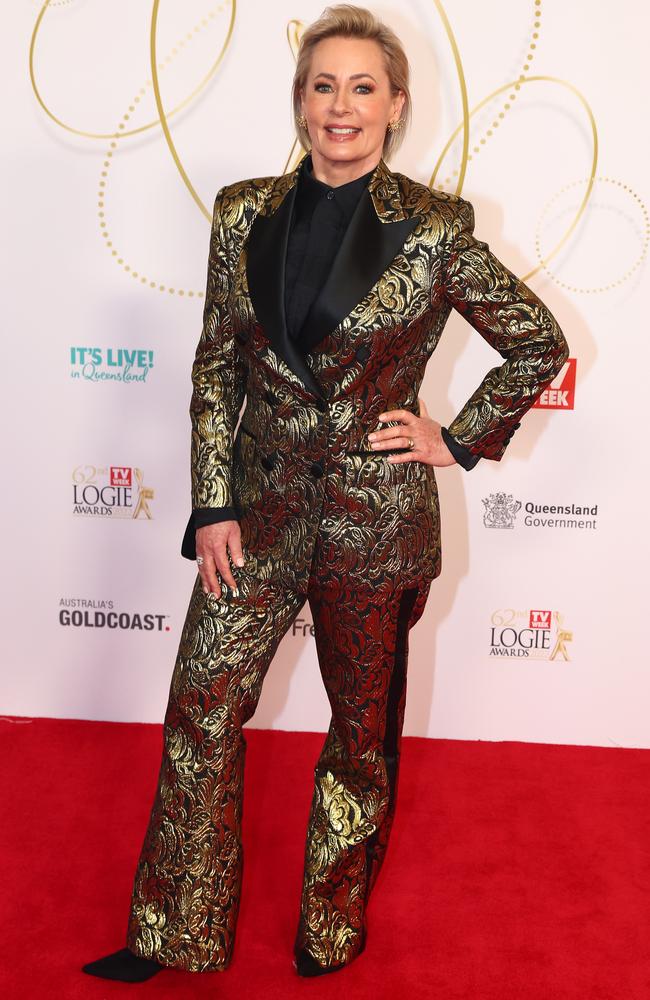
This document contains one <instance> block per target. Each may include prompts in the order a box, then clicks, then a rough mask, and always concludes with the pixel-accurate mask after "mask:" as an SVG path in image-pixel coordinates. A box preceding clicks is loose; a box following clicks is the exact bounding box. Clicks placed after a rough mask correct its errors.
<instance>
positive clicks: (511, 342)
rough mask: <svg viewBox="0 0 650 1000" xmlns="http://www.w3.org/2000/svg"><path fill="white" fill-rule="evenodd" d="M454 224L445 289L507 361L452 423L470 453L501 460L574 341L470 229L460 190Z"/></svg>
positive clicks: (468, 209) (471, 220)
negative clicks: (570, 339)
mask: <svg viewBox="0 0 650 1000" xmlns="http://www.w3.org/2000/svg"><path fill="white" fill-rule="evenodd" d="M449 229H450V231H449V235H448V239H447V241H446V244H445V251H444V257H445V259H444V263H443V283H444V294H445V297H446V299H447V301H448V302H449V303H450V304H451V305H452V306H453V308H454V309H456V310H457V311H458V312H459V313H460V314H461V316H464V317H465V319H466V320H467V321H468V323H470V324H471V325H472V326H473V327H474V329H475V330H477V331H478V332H479V333H480V334H481V336H482V337H483V338H484V340H486V341H487V343H488V344H490V346H491V347H494V348H495V350H497V351H498V352H499V353H500V354H501V356H502V358H503V359H504V361H503V363H502V364H500V365H498V366H496V367H495V368H491V369H490V370H489V371H488V372H487V374H486V375H485V377H484V378H483V380H482V382H481V383H480V385H479V386H478V388H477V389H476V390H475V391H474V392H473V393H472V395H471V396H470V397H469V399H468V400H467V401H466V403H465V404H464V405H463V407H462V408H461V409H460V411H459V412H458V414H457V415H456V416H455V417H454V419H453V420H452V421H451V423H450V424H449V426H448V428H447V431H448V434H449V435H450V436H451V438H453V440H454V441H455V442H457V443H458V444H459V445H461V446H463V447H464V448H465V449H467V451H468V452H470V453H471V454H472V455H475V456H477V457H479V458H481V457H483V458H490V459H494V460H496V461H500V459H501V458H502V457H503V453H504V451H505V449H506V447H507V446H508V443H509V441H510V438H511V437H512V435H513V433H514V431H515V430H516V429H517V427H519V425H520V422H521V418H522V417H523V415H524V414H525V413H526V411H527V410H528V409H530V407H531V406H532V405H533V403H534V402H535V400H536V399H537V397H538V396H539V395H540V393H541V392H542V391H543V390H544V388H545V387H546V386H547V385H548V384H549V383H550V382H552V381H553V379H554V378H555V377H556V375H558V374H559V372H560V371H561V369H562V367H563V365H564V363H565V362H566V360H567V358H568V356H569V346H568V344H567V341H566V339H565V337H564V334H563V333H562V330H561V329H560V327H559V325H558V323H557V321H556V319H555V317H554V316H553V315H552V313H551V312H550V310H549V309H548V308H547V307H546V306H545V305H544V303H543V302H542V301H541V299H539V298H538V297H537V295H536V294H535V293H534V292H533V291H532V290H531V289H530V288H529V287H528V286H527V285H525V284H524V282H523V281H521V280H520V279H519V278H517V277H516V275H514V274H513V273H512V271H509V270H508V268H507V267H506V266H505V265H504V264H502V263H501V261H500V260H498V259H497V258H496V257H495V256H494V254H493V253H492V252H491V251H490V248H489V246H488V244H487V243H485V242H483V241H481V240H478V239H477V238H476V237H475V236H474V235H473V231H474V209H473V207H472V205H471V203H470V202H469V201H466V200H465V199H463V198H458V208H457V213H456V215H455V216H454V217H453V219H452V221H451V223H450V227H449ZM465 467H466V468H467V467H468V464H466V465H465ZM469 467H471V466H469Z"/></svg>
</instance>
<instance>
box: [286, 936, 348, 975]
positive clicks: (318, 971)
mask: <svg viewBox="0 0 650 1000" xmlns="http://www.w3.org/2000/svg"><path fill="white" fill-rule="evenodd" d="M365 947H366V932H365V930H364V932H363V936H362V938H361V947H360V948H359V950H358V952H357V953H356V955H355V956H354V958H353V959H351V961H350V962H342V963H341V964H340V965H319V964H318V962H317V961H316V959H315V958H314V956H313V955H312V954H310V952H308V951H307V949H306V948H301V949H300V950H299V951H297V952H296V954H295V957H294V960H293V967H294V969H295V970H296V972H297V973H298V975H299V976H324V975H326V974H327V973H328V972H339V971H340V970H341V969H347V967H348V965H351V964H352V962H354V959H355V958H358V957H359V955H360V954H361V952H362V951H363V949H364V948H365Z"/></svg>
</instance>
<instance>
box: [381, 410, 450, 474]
mask: <svg viewBox="0 0 650 1000" xmlns="http://www.w3.org/2000/svg"><path fill="white" fill-rule="evenodd" d="M418 402H419V404H420V414H421V416H419V417H416V415H415V414H414V413H411V412H410V410H387V411H386V412H385V413H380V414H379V419H380V420H381V421H382V422H385V421H386V420H399V421H400V424H399V425H398V426H396V427H383V428H382V429H381V430H380V431H373V432H372V434H369V435H368V440H369V441H370V444H371V447H372V448H373V450H374V449H376V450H377V451H379V450H380V449H388V450H390V449H392V448H408V446H409V438H410V439H411V440H412V441H413V447H412V448H411V449H410V450H409V451H404V452H402V453H401V454H399V455H387V456H386V461H387V462H391V463H392V462H412V461H414V460H415V461H417V462H426V464H427V465H454V464H455V463H456V459H455V458H454V456H453V455H452V453H451V452H450V451H449V448H448V447H447V445H446V444H445V442H444V441H443V439H442V435H441V433H440V427H441V424H439V423H438V421H437V420H433V419H432V417H430V416H429V415H428V412H427V408H426V406H425V403H424V400H423V399H422V397H421V396H418Z"/></svg>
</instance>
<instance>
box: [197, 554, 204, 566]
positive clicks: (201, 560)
mask: <svg viewBox="0 0 650 1000" xmlns="http://www.w3.org/2000/svg"><path fill="white" fill-rule="evenodd" d="M196 565H197V566H202V565H203V556H197V557H196Z"/></svg>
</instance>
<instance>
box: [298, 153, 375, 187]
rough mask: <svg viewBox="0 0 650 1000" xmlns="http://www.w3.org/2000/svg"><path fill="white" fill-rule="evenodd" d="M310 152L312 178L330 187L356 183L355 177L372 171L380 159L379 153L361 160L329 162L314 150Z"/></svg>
mask: <svg viewBox="0 0 650 1000" xmlns="http://www.w3.org/2000/svg"><path fill="white" fill-rule="evenodd" d="M310 152H311V162H312V168H313V171H314V177H315V178H316V180H317V181H322V182H323V184H329V185H330V187H338V186H339V185H340V184H347V183H348V182H349V181H356V179H357V177H363V175H364V174H367V173H368V172H369V171H370V170H374V169H375V167H376V166H377V164H378V163H379V161H380V159H381V152H380V153H379V154H377V153H376V152H375V153H370V154H369V155H368V156H366V157H364V158H363V159H361V160H330V159H328V158H327V157H326V156H323V154H322V153H319V152H318V151H317V150H315V149H312V150H311V151H310Z"/></svg>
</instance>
